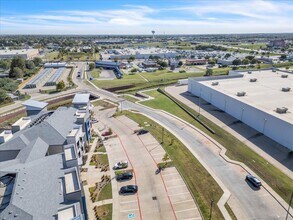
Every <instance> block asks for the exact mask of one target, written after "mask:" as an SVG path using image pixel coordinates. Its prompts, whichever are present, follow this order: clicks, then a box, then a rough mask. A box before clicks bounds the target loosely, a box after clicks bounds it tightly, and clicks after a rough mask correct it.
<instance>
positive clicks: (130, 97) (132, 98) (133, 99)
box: [122, 95, 139, 102]
mask: <svg viewBox="0 0 293 220" xmlns="http://www.w3.org/2000/svg"><path fill="white" fill-rule="evenodd" d="M122 98H123V99H125V100H128V101H130V102H137V101H139V99H137V98H134V97H132V96H129V95H123V96H122Z"/></svg>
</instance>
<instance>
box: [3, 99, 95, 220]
mask: <svg viewBox="0 0 293 220" xmlns="http://www.w3.org/2000/svg"><path fill="white" fill-rule="evenodd" d="M88 101H89V100H88ZM80 114H82V115H83V116H82V120H80V119H81V117H80ZM89 120H90V114H89V110H88V108H82V109H79V108H75V107H69V108H67V107H60V108H58V109H57V110H56V111H54V112H53V111H40V112H39V114H37V115H34V116H31V122H30V123H29V124H28V125H27V126H26V127H25V128H22V130H20V131H17V132H15V133H14V134H13V137H12V138H11V139H10V140H9V141H7V142H5V143H4V144H2V145H0V184H1V186H3V187H1V188H0V219H7V220H8V219H16V220H17V219H19V220H32V219H52V220H63V219H78V220H83V219H87V217H86V216H87V214H86V204H85V199H84V193H83V188H82V185H81V182H80V178H79V175H80V166H81V165H82V162H83V161H82V156H83V153H84V151H85V146H86V144H87V143H88V141H87V138H88V137H91V134H90V129H84V128H86V126H87V124H90V123H89ZM88 132H89V133H88Z"/></svg>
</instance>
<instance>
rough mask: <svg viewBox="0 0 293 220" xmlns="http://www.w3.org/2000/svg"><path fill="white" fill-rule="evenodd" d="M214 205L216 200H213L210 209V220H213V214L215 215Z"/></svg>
mask: <svg viewBox="0 0 293 220" xmlns="http://www.w3.org/2000/svg"><path fill="white" fill-rule="evenodd" d="M213 204H214V200H213V199H212V200H211V208H210V218H209V219H210V220H212V213H213Z"/></svg>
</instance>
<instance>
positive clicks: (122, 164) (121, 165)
mask: <svg viewBox="0 0 293 220" xmlns="http://www.w3.org/2000/svg"><path fill="white" fill-rule="evenodd" d="M127 167H128V162H127V161H126V160H125V161H120V162H118V163H116V164H115V165H114V167H113V170H120V169H124V168H127Z"/></svg>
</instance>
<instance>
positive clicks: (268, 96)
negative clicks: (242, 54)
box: [188, 70, 293, 150]
mask: <svg viewBox="0 0 293 220" xmlns="http://www.w3.org/2000/svg"><path fill="white" fill-rule="evenodd" d="M292 77H293V76H292V74H289V73H286V72H282V71H278V70H277V71H276V70H262V71H249V72H247V71H246V72H235V71H232V72H231V73H230V74H229V75H228V76H217V77H201V78H190V79H189V80H188V91H189V92H190V93H192V94H193V95H196V96H198V97H200V98H202V99H204V100H206V101H207V102H209V103H210V104H212V105H214V106H216V107H217V108H219V109H221V110H223V111H225V112H226V113H228V114H230V115H232V116H233V117H235V118H236V119H238V120H239V121H241V122H243V123H245V124H247V125H249V126H250V127H252V128H254V129H255V130H257V131H258V132H260V133H262V134H264V135H266V136H268V137H269V138H271V139H273V140H275V141H276V142H278V143H280V144H281V145H283V146H285V147H286V148H288V149H290V150H293V136H292V132H293V115H292V109H293V102H292V100H293V94H292V88H291V87H292V85H293V78H292Z"/></svg>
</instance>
